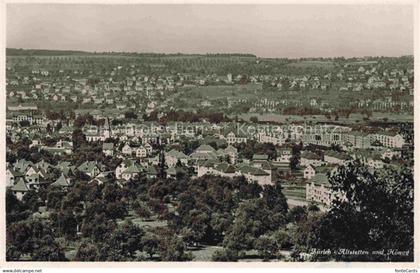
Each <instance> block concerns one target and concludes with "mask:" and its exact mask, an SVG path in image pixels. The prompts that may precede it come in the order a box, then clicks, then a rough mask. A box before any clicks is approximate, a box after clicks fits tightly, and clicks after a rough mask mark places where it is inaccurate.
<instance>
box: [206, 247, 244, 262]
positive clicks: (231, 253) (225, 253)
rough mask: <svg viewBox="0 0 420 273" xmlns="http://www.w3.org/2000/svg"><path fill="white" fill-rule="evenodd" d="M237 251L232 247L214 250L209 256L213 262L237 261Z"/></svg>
mask: <svg viewBox="0 0 420 273" xmlns="http://www.w3.org/2000/svg"><path fill="white" fill-rule="evenodd" d="M238 256H239V255H238V252H237V251H236V250H232V249H223V250H216V251H215V252H214V253H213V255H212V256H211V260H212V261H214V262H237V261H238Z"/></svg>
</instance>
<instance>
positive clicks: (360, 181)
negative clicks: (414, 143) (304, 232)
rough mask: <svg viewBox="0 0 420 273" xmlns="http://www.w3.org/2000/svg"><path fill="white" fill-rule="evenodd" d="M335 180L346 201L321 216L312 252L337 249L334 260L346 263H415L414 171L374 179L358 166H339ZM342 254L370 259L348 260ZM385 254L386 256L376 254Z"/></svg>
mask: <svg viewBox="0 0 420 273" xmlns="http://www.w3.org/2000/svg"><path fill="white" fill-rule="evenodd" d="M330 181H331V184H332V187H333V189H334V190H336V191H341V192H342V193H343V194H344V196H345V198H346V201H341V200H340V199H338V198H337V199H336V200H335V202H334V203H333V206H332V208H331V209H330V210H329V211H328V212H327V213H326V214H325V216H324V217H322V219H321V222H320V225H319V228H318V229H316V230H315V236H314V237H313V240H312V242H311V245H312V246H313V247H316V248H321V249H331V250H334V251H333V254H332V257H331V258H334V259H337V260H342V261H412V260H413V243H414V237H413V234H414V233H413V232H414V179H413V174H412V172H411V171H410V169H409V168H405V169H403V170H401V171H395V170H391V169H389V170H388V169H387V170H384V172H383V173H375V174H372V173H370V172H369V170H368V169H367V168H366V167H364V166H360V165H359V164H358V162H355V163H353V164H350V165H349V166H346V167H340V168H339V170H338V172H337V174H336V175H334V176H332V177H331V179H330ZM339 249H349V250H364V251H368V252H369V254H368V255H365V254H362V255H346V254H343V253H342V252H340V251H339ZM381 250H385V251H384V254H377V253H376V254H375V253H372V252H373V251H381ZM396 251H401V252H396ZM323 258H325V257H319V259H323Z"/></svg>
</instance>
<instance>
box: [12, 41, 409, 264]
mask: <svg viewBox="0 0 420 273" xmlns="http://www.w3.org/2000/svg"><path fill="white" fill-rule="evenodd" d="M6 69H7V71H6V72H7V79H6V80H7V82H6V92H7V113H6V130H7V136H6V143H7V147H6V150H7V151H6V159H7V169H6V187H7V200H6V204H7V222H8V234H11V233H12V234H13V235H10V236H9V237H10V241H9V242H10V244H9V245H8V249H7V254H8V259H10V260H45V259H47V260H72V261H81V260H85V261H89V260H90V261H98V260H134V261H145V260H149V261H160V260H162V261H171V260H172V261H175V260H176V261H182V260H194V261H206V260H207V261H210V260H213V261H234V260H240V261H255V260H286V261H287V260H289V261H296V260H299V259H300V257H303V256H304V255H302V254H303V253H309V252H310V249H311V248H312V247H313V244H315V243H313V242H312V241H311V238H310V237H311V236H310V234H311V232H314V233H315V234H317V236H321V235H322V236H327V233H328V232H327V231H326V230H327V229H325V230H324V231H322V230H316V231H315V229H316V228H315V227H317V226H318V225H320V226H322V225H321V224H320V223H324V222H322V220H320V219H323V218H322V217H324V215H325V214H328V213H329V211H332V210H333V209H334V208H336V207H337V206H338V205H337V204H336V203H337V202H341V203H343V204H344V203H351V202H352V201H351V200H352V198H356V197H354V196H356V195H357V194H361V193H359V192H357V193H353V195H352V194H349V192H350V191H351V190H350V188H351V189H352V190H354V188H352V187H350V186H348V185H341V186H340V187H339V186H337V185H339V184H340V183H343V184H345V183H344V182H342V181H347V180H346V178H349V181H350V179H353V180H351V183H355V185H356V186H355V187H356V188H357V187H358V186H360V185H361V184H358V183H362V182H360V181H362V180H363V181H365V180H366V181H368V182H369V181H371V182H372V181H375V183H376V181H388V180H389V179H394V181H393V182H389V183H390V184H392V183H394V184H398V185H394V184H392V185H393V187H408V189H407V192H405V191H404V193H407V194H408V195H410V196H411V198H412V194H413V189H412V188H410V185H411V184H410V183H413V182H412V180H413V177H412V175H413V174H412V173H413V168H414V155H413V151H414V139H413V136H414V126H413V110H414V109H413V108H414V98H413V89H414V86H413V84H414V69H413V57H412V56H403V57H398V58H396V57H366V58H351V59H345V58H329V59H325V58H324V59H322V58H311V59H309V58H306V59H272V58H259V57H257V56H254V55H250V54H206V55H193V54H192V55H186V54H151V53H150V54H149V53H148V54H146V53H144V54H143V53H89V52H78V51H48V50H34V51H31V50H21V49H7V64H6ZM358 174H363V175H360V176H357V175H358ZM359 180H360V181H359ZM354 181H356V182H354ZM410 181H411V182H410ZM368 182H364V183H368ZM363 185H364V184H363ZM366 185H370V184H366ZM346 187H348V189H347V190H346ZM363 187H365V186H363ZM363 189H364V190H365V191H368V192H369V190H368V189H370V188H368V186H366V189H365V188H363ZM382 190H383V191H384V192H386V193H387V194H390V191H388V189H387V188H386V189H385V186H384V189H382ZM372 192H373V190H372ZM375 193H376V192H375ZM401 194H402V193H401ZM381 195H382V196H384V197H383V198H384V199H383V200H382V199H381V200H382V201H383V202H385V201H384V200H388V201H389V202H391V201H390V200H389V199H386V198H388V195H386V196H385V194H384V193H383V192H382V193H381V194H378V195H375V196H374V197H372V200H379V197H378V196H381ZM390 196H391V195H390ZM400 197H401V196H400ZM375 198H376V199H375ZM401 198H402V197H401ZM382 201H381V202H382ZM397 201H398V200H392V202H397ZM372 202H374V201H372ZM375 202H380V201H375ZM362 204H363V202H362ZM377 204H379V203H377ZM359 205H360V204H358V206H359ZM388 205H389V206H392V204H391V203H390V204H388ZM388 205H387V206H388ZM366 206H368V205H366ZM372 206H373V205H372ZM375 209H380V208H375ZM384 210H385V211H386V212H388V211H389V210H388V211H387V210H386V209H385V208H384ZM390 210H391V209H390ZM375 217H378V216H375ZM383 217H385V215H384V216H383ZM401 217H403V216H401ZM407 217H409V216H407ZM28 219H35V220H36V221H35V220H34V221H35V222H36V223H38V222H40V223H48V225H47V229H49V231H48V232H47V234H48V236H49V237H48V240H49V243H48V246H44V248H42V247H40V246H39V244H41V245H42V243H39V242H38V241H37V242H38V248H37V247H36V246H34V245H37V243H34V242H32V245H31V243H28V242H25V241H24V240H23V239H22V238H21V237H22V236H20V237H19V235H17V233H20V232H36V231H30V230H29V229H30V227H29V226H28V225H26V226H22V222H23V223H26V222H27V221H28ZM346 219H347V218H346ZM381 219H382V218H381ZM25 221H26V222H25ZM244 221H249V222H250V223H248V222H244ZM325 225H326V224H325ZM372 225H373V224H372ZM408 225H409V224H408ZM278 227H280V228H278ZM39 228H40V229H43V228H42V225H40V226H39ZM26 229H28V230H26ZM401 229H402V228H401ZM39 232H40V233H42V232H41V231H39ZM44 232H45V231H44ZM322 232H324V233H322ZM31 234H32V233H31ZM320 234H321V235H320ZM36 236H37V235H36V234H33V238H36ZM378 236H379V235H378ZM9 237H8V240H9ZM38 239H39V240H41V239H42V240H43V239H45V238H44V237H39V238H38ZM348 240H350V239H348ZM327 241H328V240H326V239H325V242H327ZM325 242H324V243H325ZM316 243H320V242H316ZM328 243H329V242H328ZM400 243H401V246H405V247H409V245H404V244H403V242H400ZM405 243H406V242H405ZM346 247H348V246H346ZM329 248H332V247H329ZM411 255H412V253H411ZM312 258H313V259H322V255H321V258H320V257H312ZM329 258H330V259H331V257H329ZM353 258H355V257H354V256H352V257H345V256H340V257H333V258H332V259H336V260H346V259H353ZM356 258H357V257H356ZM398 258H400V259H403V260H404V259H407V258H410V256H409V257H396V256H389V257H380V258H379V259H388V260H393V259H398ZM411 258H412V257H411ZM372 259H378V257H372Z"/></svg>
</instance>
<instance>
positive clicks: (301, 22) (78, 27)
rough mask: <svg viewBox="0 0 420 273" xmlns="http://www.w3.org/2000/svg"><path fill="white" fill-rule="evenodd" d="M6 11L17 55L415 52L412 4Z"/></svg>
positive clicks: (25, 7)
mask: <svg viewBox="0 0 420 273" xmlns="http://www.w3.org/2000/svg"><path fill="white" fill-rule="evenodd" d="M6 12H7V18H6V20H7V21H6V29H7V34H6V45H7V47H11V48H25V49H67V50H84V51H97V52H104V51H118V52H155V53H250V54H255V55H257V56H259V57H279V58H284V57H287V58H300V57H339V56H343V57H362V56H401V55H411V54H413V48H414V46H413V16H414V14H413V8H412V6H410V5H395V4H394V5H273V4H271V5H203V4H201V5H199V4H195V5H191V4H190V5H187V4H182V5H180V4H178V5H176V4H172V5H169V4H165V5H162V4H161V5H151V4H149V5H147V4H132V5H100V4H96V5H94V4H8V5H7V10H6Z"/></svg>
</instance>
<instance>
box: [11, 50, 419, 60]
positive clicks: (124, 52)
mask: <svg viewBox="0 0 420 273" xmlns="http://www.w3.org/2000/svg"><path fill="white" fill-rule="evenodd" d="M6 50H24V51H57V52H61V51H63V52H64V51H68V52H76V53H88V54H144V55H147V54H150V55H159V54H162V55H199V56H201V55H202V56H204V55H251V56H254V57H255V58H260V59H289V60H295V59H336V58H344V59H364V58H402V57H414V54H403V55H397V56H390V55H388V56H385V55H370V56H348V57H345V56H329V57H326V56H312V57H310V56H308V57H291V58H290V57H261V56H258V55H256V54H254V53H244V52H207V53H190V52H145V51H144V52H143V51H88V50H80V49H52V48H15V47H6ZM6 56H7V53H6ZM11 56H16V55H11Z"/></svg>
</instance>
